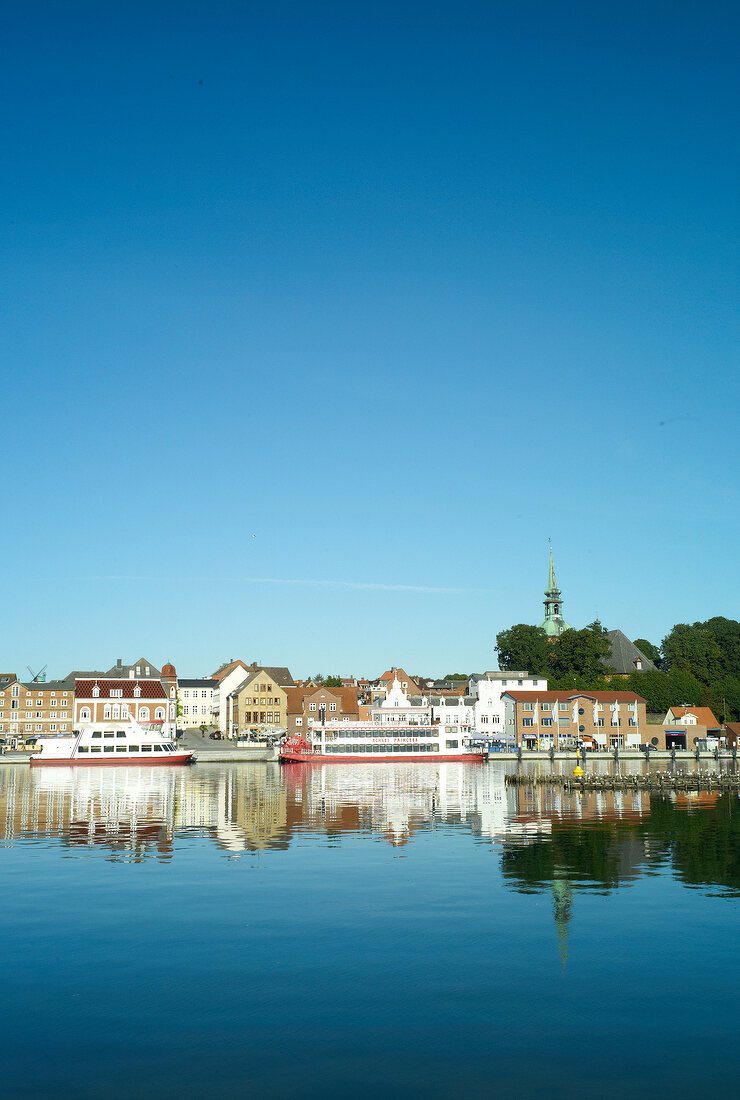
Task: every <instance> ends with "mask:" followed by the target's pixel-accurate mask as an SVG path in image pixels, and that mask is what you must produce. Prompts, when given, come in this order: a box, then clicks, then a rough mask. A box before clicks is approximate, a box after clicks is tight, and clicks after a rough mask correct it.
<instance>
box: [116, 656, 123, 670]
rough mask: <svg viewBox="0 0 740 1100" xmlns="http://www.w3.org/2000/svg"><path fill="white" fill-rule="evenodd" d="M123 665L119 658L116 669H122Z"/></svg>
mask: <svg viewBox="0 0 740 1100" xmlns="http://www.w3.org/2000/svg"><path fill="white" fill-rule="evenodd" d="M122 665H123V661H122V660H121V658H120V657H119V658H118V660H117V661H116V668H121V666H122Z"/></svg>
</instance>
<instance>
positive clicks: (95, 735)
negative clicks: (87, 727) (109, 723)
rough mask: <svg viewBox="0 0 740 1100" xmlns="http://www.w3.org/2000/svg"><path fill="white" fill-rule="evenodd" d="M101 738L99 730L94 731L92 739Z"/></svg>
mask: <svg viewBox="0 0 740 1100" xmlns="http://www.w3.org/2000/svg"><path fill="white" fill-rule="evenodd" d="M102 736H103V734H102V732H101V731H100V730H95V733H94V734H93V737H102Z"/></svg>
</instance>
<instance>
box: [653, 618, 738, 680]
mask: <svg viewBox="0 0 740 1100" xmlns="http://www.w3.org/2000/svg"><path fill="white" fill-rule="evenodd" d="M661 650H662V653H663V668H665V669H667V670H670V669H672V668H677V669H681V671H682V672H690V673H691V674H692V675H693V676H696V678H697V680H701V682H702V683H703V684H710V683H711V682H712V680H714V679H715V678H716V677H717V676H720V675H721V674H722V672H723V671H724V670H723V667H722V650H721V649H720V647H719V643H718V642H717V639H716V638H715V636H714V634H712V633H711V632H710V631H709V630H706V629H705V628H704V623H694V624H693V626H692V625H690V624H689V623H676V625H675V626H674V628H673V630H672V631H671V632H670V634H668V635H667V636H666V637H665V638H664V639H663V643H662V645H661Z"/></svg>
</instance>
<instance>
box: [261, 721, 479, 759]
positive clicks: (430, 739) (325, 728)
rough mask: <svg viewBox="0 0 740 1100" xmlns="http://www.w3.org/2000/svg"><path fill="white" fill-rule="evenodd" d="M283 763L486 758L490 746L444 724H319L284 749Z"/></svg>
mask: <svg viewBox="0 0 740 1100" xmlns="http://www.w3.org/2000/svg"><path fill="white" fill-rule="evenodd" d="M278 755H279V758H280V761H281V762H282V763H283V764H315V763H322V764H346V763H348V762H349V763H360V762H362V763H363V764H365V763H375V762H381V761H383V762H384V763H388V761H393V760H405V761H409V760H412V761H414V762H418V761H420V760H436V761H437V762H439V761H440V760H445V761H446V760H484V759H485V749H484V748H483V746H482V745H480V744H476V742H475V741H474V740H473V739H472V738H471V737H470V735H469V734H468V733H467V732H466V733H464V734H463V732H462V731H459V730H454V731H452V732H450V730H449V728H448V727H445V726H440V725H433V726H431V725H417V724H415V723H412V722H409V723H408V724H401V723H389V724H387V725H386V724H381V723H379V722H341V723H340V722H336V723H334V722H331V723H328V724H326V725H321V724H319V723H316V722H314V723H313V724H312V726H311V730H310V733H309V737H308V738H306V737H303V736H302V735H301V734H294V735H293V736H291V737H287V738H286V739H285V741H283V743H282V745H281V746H280V750H279V754H278Z"/></svg>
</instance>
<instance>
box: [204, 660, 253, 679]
mask: <svg viewBox="0 0 740 1100" xmlns="http://www.w3.org/2000/svg"><path fill="white" fill-rule="evenodd" d="M240 665H241V667H242V668H243V669H244V671H245V672H250V671H251V670H250V669H249V668H248V667H247V666H246V665H245V664H244V661H241V660H238V661H231V663H230V664H228V665H227V666H226V668H222V669H219V671H218V672H214V674H213V676H212V677H211V679H212V680H218V681H219V682H220V681H221V680H223V678H224V677H225V676H228V675H229V673H230V672H233V671H234V669H235V668H238V667H239V666H240Z"/></svg>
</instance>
